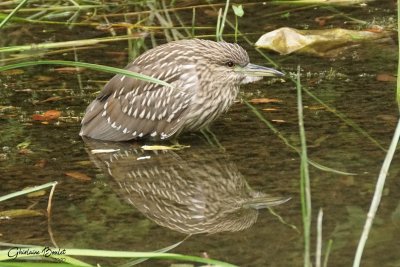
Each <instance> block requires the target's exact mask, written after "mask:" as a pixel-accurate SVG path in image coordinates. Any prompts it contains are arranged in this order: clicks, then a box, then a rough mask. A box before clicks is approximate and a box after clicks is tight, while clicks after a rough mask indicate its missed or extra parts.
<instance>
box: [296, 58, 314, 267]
mask: <svg viewBox="0 0 400 267" xmlns="http://www.w3.org/2000/svg"><path fill="white" fill-rule="evenodd" d="M296 89H297V111H298V117H299V133H300V143H301V154H300V155H301V156H300V159H301V164H300V178H301V180H300V189H301V192H300V193H301V211H302V217H303V227H304V232H303V236H304V267H309V266H311V259H310V233H311V232H310V230H311V188H310V175H309V170H308V157H307V142H306V133H305V129H304V120H303V118H304V116H303V98H302V92H301V90H302V88H301V83H300V66H298V67H297V79H296Z"/></svg>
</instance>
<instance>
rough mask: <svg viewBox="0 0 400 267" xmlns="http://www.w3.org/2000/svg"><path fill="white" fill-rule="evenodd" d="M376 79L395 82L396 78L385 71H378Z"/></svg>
mask: <svg viewBox="0 0 400 267" xmlns="http://www.w3.org/2000/svg"><path fill="white" fill-rule="evenodd" d="M376 80H377V81H380V82H395V81H397V78H396V77H395V76H393V75H390V74H387V73H380V74H378V75H376Z"/></svg>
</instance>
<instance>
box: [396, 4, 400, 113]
mask: <svg viewBox="0 0 400 267" xmlns="http://www.w3.org/2000/svg"><path fill="white" fill-rule="evenodd" d="M399 29H400V0H397V36H398V38H397V40H400V31H399ZM398 49H399V50H398V51H397V53H398V63H397V105H398V107H399V111H400V46H398Z"/></svg>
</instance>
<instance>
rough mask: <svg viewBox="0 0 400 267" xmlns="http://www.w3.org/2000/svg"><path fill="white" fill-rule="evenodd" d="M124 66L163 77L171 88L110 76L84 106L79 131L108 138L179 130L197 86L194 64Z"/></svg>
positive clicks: (161, 135)
mask: <svg viewBox="0 0 400 267" xmlns="http://www.w3.org/2000/svg"><path fill="white" fill-rule="evenodd" d="M157 67H160V66H157ZM128 69H129V70H131V71H134V72H140V73H143V74H146V75H149V76H152V77H154V78H158V79H160V80H164V81H166V82H168V83H170V84H171V85H172V86H173V88H170V87H166V86H162V85H158V84H155V83H150V82H145V81H140V80H137V79H134V78H130V77H127V76H123V75H116V76H114V77H113V78H112V79H111V80H110V81H109V82H108V83H107V84H106V86H105V87H104V89H103V90H102V92H101V93H100V95H99V96H98V97H97V98H96V99H95V100H94V101H93V102H92V103H91V104H90V105H89V106H88V108H87V110H86V114H85V116H84V118H83V120H82V129H81V132H80V135H83V136H89V137H92V138H95V139H101V140H112V141H125V140H131V139H135V138H141V137H144V136H151V137H154V138H156V139H166V138H168V137H170V136H172V135H174V134H175V133H176V132H177V131H179V130H180V126H181V125H182V124H183V123H184V119H183V117H184V116H185V114H186V112H187V110H188V106H189V104H190V101H191V99H192V96H193V94H194V92H195V90H196V86H198V80H197V74H196V71H195V67H194V65H193V64H187V65H182V64H173V65H172V66H168V68H161V69H160V68H159V69H154V68H153V69H152V68H149V67H147V68H145V69H139V68H138V67H137V66H136V65H135V64H131V65H130V66H128ZM151 73H153V74H151Z"/></svg>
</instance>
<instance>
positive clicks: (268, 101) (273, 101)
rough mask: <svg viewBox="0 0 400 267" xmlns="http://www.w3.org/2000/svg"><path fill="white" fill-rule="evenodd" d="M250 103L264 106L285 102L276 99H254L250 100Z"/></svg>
mask: <svg viewBox="0 0 400 267" xmlns="http://www.w3.org/2000/svg"><path fill="white" fill-rule="evenodd" d="M249 102H250V103H252V104H264V103H281V102H283V101H282V100H280V99H276V98H254V99H252V100H249Z"/></svg>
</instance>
